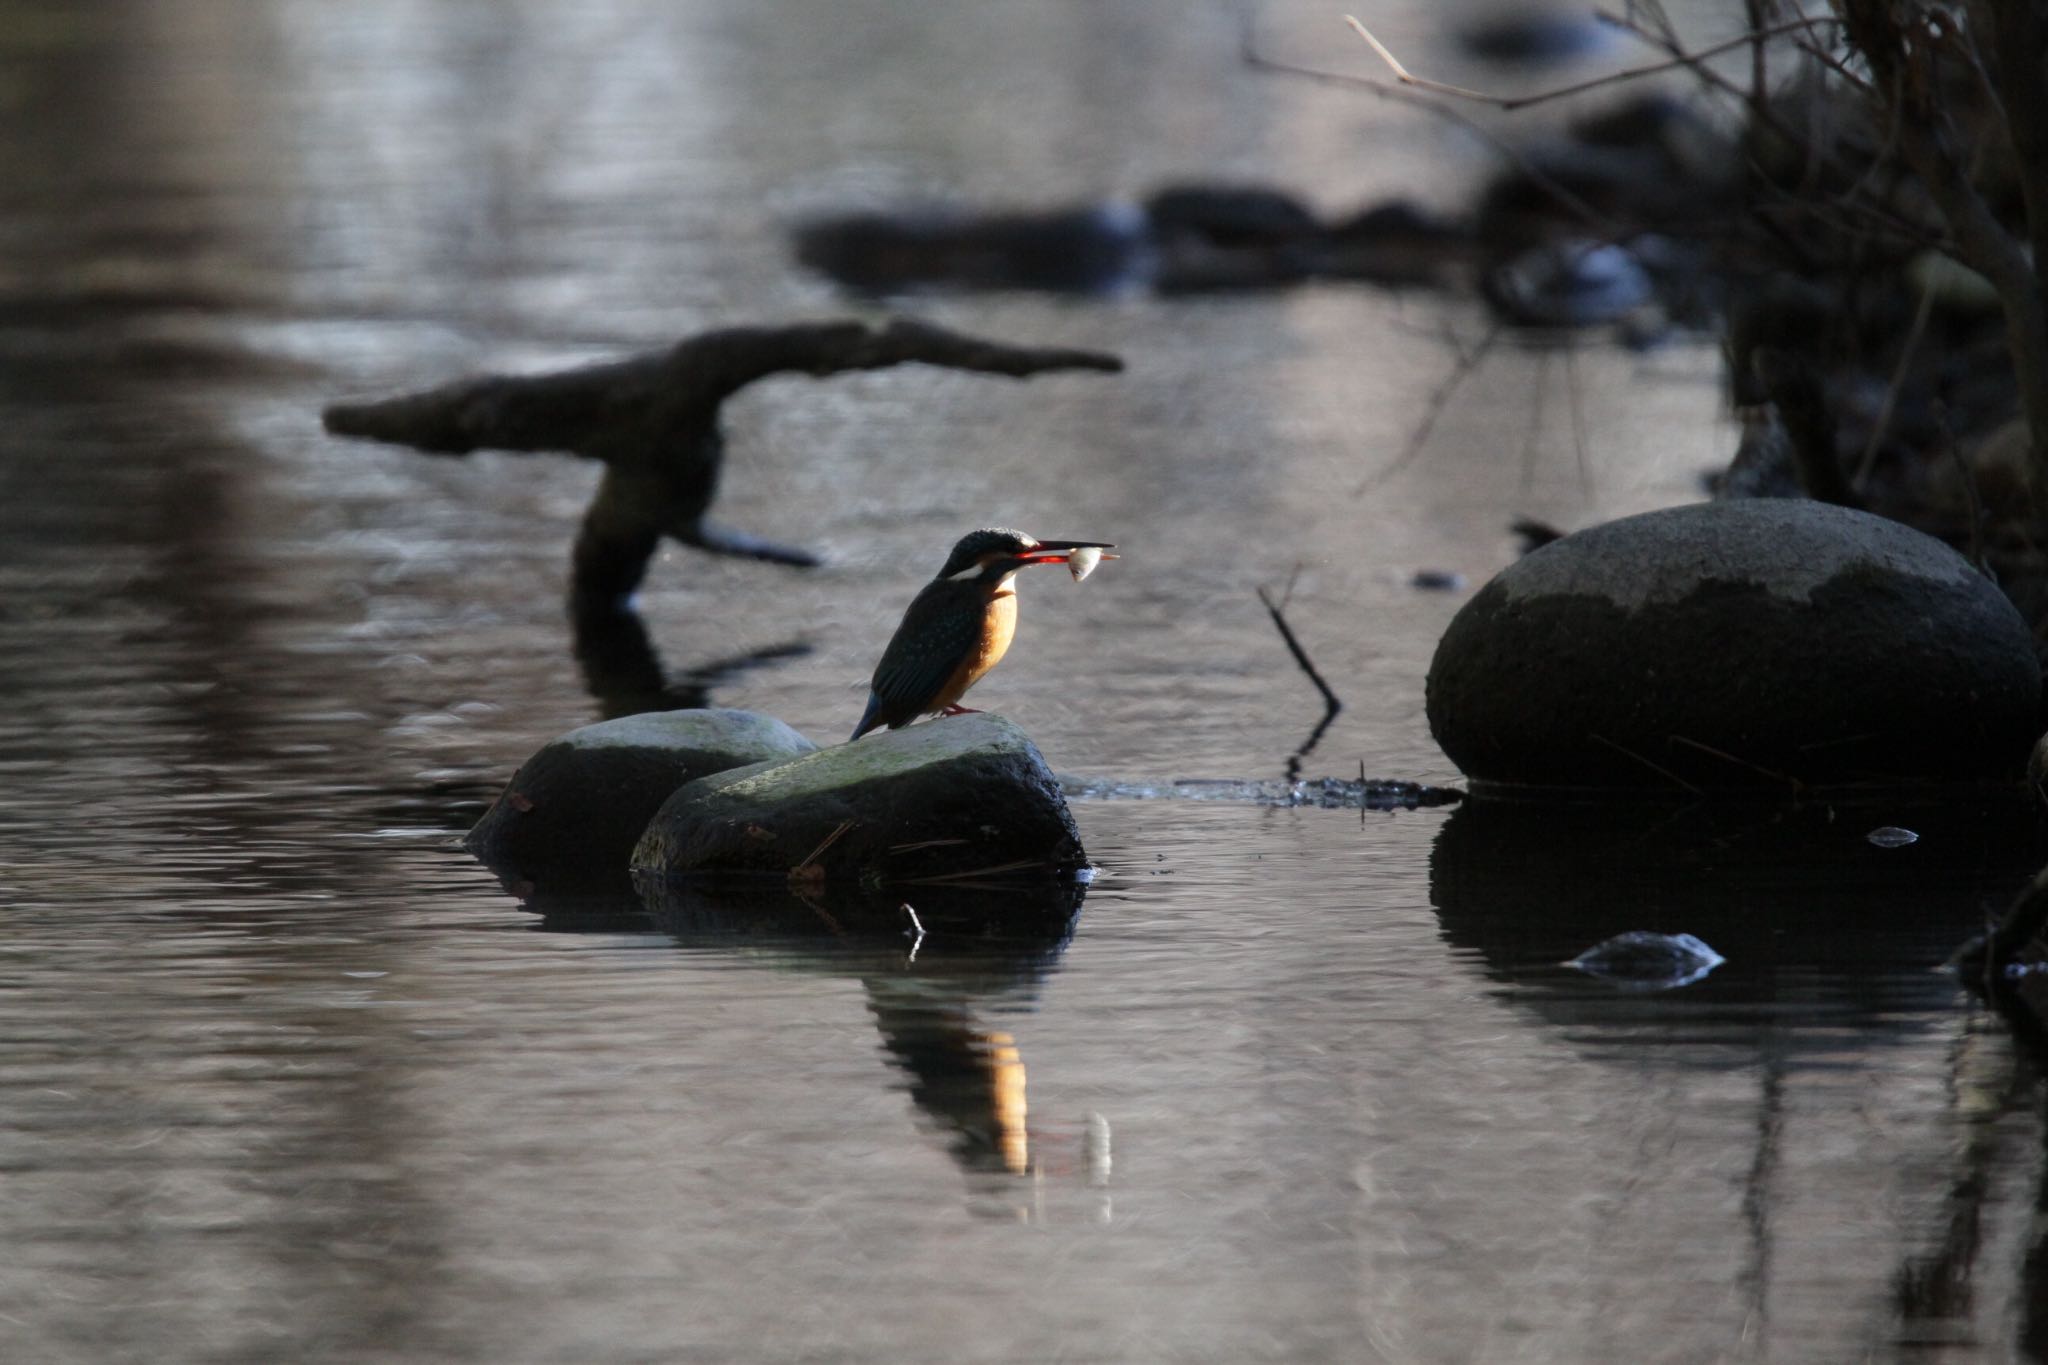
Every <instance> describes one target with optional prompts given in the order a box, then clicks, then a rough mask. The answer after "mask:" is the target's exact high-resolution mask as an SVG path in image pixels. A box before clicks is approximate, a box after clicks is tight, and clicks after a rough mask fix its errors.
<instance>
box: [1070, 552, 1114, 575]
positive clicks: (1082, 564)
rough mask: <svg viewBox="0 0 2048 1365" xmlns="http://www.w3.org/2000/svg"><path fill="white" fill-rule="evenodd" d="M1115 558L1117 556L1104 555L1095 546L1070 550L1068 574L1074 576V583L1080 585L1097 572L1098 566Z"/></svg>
mask: <svg viewBox="0 0 2048 1365" xmlns="http://www.w3.org/2000/svg"><path fill="white" fill-rule="evenodd" d="M1115 558H1116V556H1115V555H1110V554H1104V553H1103V552H1102V551H1100V550H1098V549H1096V548H1094V547H1093V546H1084V547H1082V548H1081V549H1078V550H1069V551H1068V552H1067V572H1068V573H1070V574H1072V575H1073V576H1074V581H1075V582H1076V583H1079V582H1080V581H1081V580H1082V579H1084V578H1086V577H1087V576H1088V575H1089V574H1092V573H1094V572H1095V566H1096V565H1097V564H1100V563H1101V562H1102V561H1103V560H1105V559H1115Z"/></svg>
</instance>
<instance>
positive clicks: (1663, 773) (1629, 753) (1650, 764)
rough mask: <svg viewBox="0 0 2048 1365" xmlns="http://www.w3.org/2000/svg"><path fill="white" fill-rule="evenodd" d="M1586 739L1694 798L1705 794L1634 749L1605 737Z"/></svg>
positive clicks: (1594, 735) (1592, 736) (1593, 736)
mask: <svg viewBox="0 0 2048 1365" xmlns="http://www.w3.org/2000/svg"><path fill="white" fill-rule="evenodd" d="M1586 738H1587V739H1590V740H1592V741H1593V742H1594V743H1595V744H1605V745H1606V746H1607V747H1608V748H1610V749H1612V750H1614V752H1616V753H1618V754H1620V755H1621V756H1622V757H1623V758H1628V759H1634V760H1635V761H1636V762H1637V763H1640V764H1642V765H1643V766H1644V767H1645V768H1648V769H1649V770H1650V771H1651V772H1653V773H1656V774H1657V775H1658V776H1659V777H1663V778H1667V779H1669V780H1670V781H1672V782H1675V783H1677V784H1678V785H1679V786H1681V787H1683V788H1685V789H1686V790H1687V791H1689V792H1691V793H1692V794H1693V795H1694V796H1704V795H1705V794H1706V793H1704V792H1702V791H1701V790H1700V789H1699V788H1698V787H1695V786H1694V785H1693V784H1692V783H1690V782H1688V781H1686V780H1685V779H1684V778H1682V777H1680V776H1679V775H1678V774H1677V773H1675V772H1672V771H1671V769H1669V768H1667V767H1665V766H1664V765H1663V764H1661V763H1658V762H1656V761H1655V760H1653V759H1648V758H1645V757H1643V756H1642V755H1641V754H1639V753H1637V752H1636V751H1635V750H1634V749H1630V748H1627V747H1625V746H1623V745H1620V744H1616V743H1615V742H1614V741H1613V740H1611V739H1609V738H1608V737H1607V736H1605V735H1596V734H1590V733H1589V734H1588V735H1587V736H1586Z"/></svg>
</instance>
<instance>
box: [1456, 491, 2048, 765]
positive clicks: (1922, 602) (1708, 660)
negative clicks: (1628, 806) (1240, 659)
mask: <svg viewBox="0 0 2048 1365" xmlns="http://www.w3.org/2000/svg"><path fill="white" fill-rule="evenodd" d="M2040 700H2041V671H2040V666H2039V664H2038V663H2037V662H2036V659H2035V655H2034V650H2033V644H2032V640H2031V638H2030V635H2029V632H2028V630H2027V627H2026V623H2025V622H2024V621H2023V620H2022V619H2021V618H2020V615H2019V613H2018V612H2017V611H2015V610H2014V608H2013V606H2012V604H2011V603H2010V602H2008V601H2007V600H2006V598H2005V597H2004V595H2003V594H2001V593H2000V592H1999V590H1998V589H1997V587H1996V586H1995V585H1993V584H1992V583H1991V582H1990V580H1988V579H1987V578H1985V577H1984V575H1982V574H1981V573H1979V572H1978V571H1977V570H1976V569H1975V568H1973V567H1972V566H1971V565H1970V563H1969V562H1968V561H1967V560H1965V559H1964V558H1963V557H1962V556H1961V555H1959V554H1957V553H1956V552H1955V551H1953V550H1951V549H1949V548H1948V547H1947V546H1946V545H1943V544H1942V543H1941V542H1940V541H1937V540H1935V539H1933V538H1932V537H1930V536H1926V535H1923V534H1921V533H1920V532H1918V531H1915V530H1912V529H1911V528H1909V527H1906V526H1902V525H1900V524H1898V523H1896V522H1891V521H1887V520H1885V519H1883V518H1881V517H1875V516H1871V515H1869V514H1867V513H1863V512H1857V511H1852V510H1849V509H1847V508H1841V507H1834V506H1830V505H1827V504H1823V503H1817V502H1807V501H1801V500H1792V499H1771V500H1757V501H1745V502H1728V503H1707V504H1700V505H1696V506H1690V507H1675V508H1669V509H1666V510H1664V511H1659V512H1650V513H1645V514H1643V515H1641V516H1635V517H1626V518H1623V519H1622V520H1619V521H1614V522H1609V523H1607V524H1605V525H1602V526H1596V527H1592V528H1590V529H1588V530H1585V531H1581V532H1578V533H1577V534H1575V535H1571V536H1567V537H1565V538H1564V539H1562V540H1559V541H1557V542H1555V543H1553V544H1550V545H1546V546H1544V547H1543V548H1541V549H1539V550H1536V551H1535V552H1533V553H1531V554H1529V555H1528V556H1526V557H1525V558H1523V559H1521V560H1519V561H1518V562H1516V563H1515V564H1513V565H1510V566H1509V567H1508V568H1507V569H1505V570H1503V571H1502V572H1501V573H1500V574H1499V575H1498V576H1497V577H1495V578H1494V580H1493V581H1492V582H1491V583H1489V584H1488V585H1487V586H1486V587H1485V588H1483V589H1482V590H1481V591H1480V592H1479V593H1477V594H1476V595H1475V596H1474V597H1473V598H1472V600H1471V601H1470V602H1468V603H1467V604H1466V605H1465V607H1464V608H1463V609H1462V610H1461V611H1459V613H1458V615H1457V616H1456V617H1455V618H1454V619H1453V620H1452V622H1451V625H1450V628H1449V629H1448V630H1447V631H1445V633H1444V637H1443V640H1442V641H1441V642H1440V643H1439V644H1438V646H1437V652H1436V657H1435V659H1434V661H1433V662H1432V663H1431V666H1430V673H1429V683H1428V713H1429V722H1430V728H1431V730H1432V732H1433V733H1434V734H1435V735H1436V739H1437V742H1438V743H1439V744H1441V745H1442V746H1443V749H1444V752H1445V753H1446V754H1448V755H1449V756H1450V758H1451V760H1452V761H1453V762H1455V763H1456V764H1457V765H1458V767H1459V768H1460V769H1462V770H1463V771H1464V772H1465V773H1466V774H1467V775H1468V776H1469V777H1471V778H1472V780H1473V786H1474V789H1475V793H1479V792H1484V791H1486V790H1488V789H1493V790H1496V791H1498V790H1501V789H1513V788H1518V787H1535V788H1543V787H1550V788H1556V787H1567V788H1569V787H1582V788H1584V787H1590V788H1635V789H1644V790H1662V791H1664V792H1667V793H1686V794H1694V793H1697V792H1699V791H1702V790H1709V789H1746V790H1751V791H1775V792H1780V793H1790V792H1794V791H1797V790H1800V789H1801V788H1805V787H1813V786H1844V785H1858V786H1886V785H1889V786H1901V787H1913V786H1922V785H1926V784H1928V783H1937V782H1955V781H1992V782H2012V783H2015V784H2016V783H2018V782H2019V780H2020V776H2021V773H2022V770H2023V768H2024V766H2025V763H2026V759H2027V752H2028V747H2029V745H2030V744H2031V743H2032V741H2033V738H2034V733H2035V724H2036V717H2037V715H2038V711H2039V707H2040Z"/></svg>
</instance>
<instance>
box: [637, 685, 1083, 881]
mask: <svg viewBox="0 0 2048 1365" xmlns="http://www.w3.org/2000/svg"><path fill="white" fill-rule="evenodd" d="M1086 865H1087V855H1086V854H1085V853H1084V852H1083V851H1082V848H1081V837H1080V833H1079V831H1078V830H1076V829H1075V827H1074V818H1073V816H1072V814H1071V813H1070V812H1069V811H1068V810H1067V803H1066V801H1065V799H1064V798H1063V797H1062V796H1061V795H1060V786H1059V781H1058V779H1057V778H1055V777H1054V776H1053V775H1052V772H1051V770H1049V769H1048V768H1047V767H1046V766H1045V760H1044V759H1043V758H1042V757H1040V756H1039V752H1038V749H1037V748H1036V746H1034V745H1033V744H1032V743H1031V741H1030V739H1029V738H1028V737H1026V735H1025V734H1024V732H1023V731H1022V730H1020V729H1018V728H1017V727H1016V726H1015V725H1013V724H1011V723H1010V722H1009V721H1007V720H1005V719H1003V718H1002V717H1000V716H994V715H989V714H986V713H983V712H974V713H971V714H968V715H963V716H951V717H946V718H944V719H941V720H935V721H929V722H926V723H925V724H922V725H912V726H909V727H907V728H905V729H902V730H890V731H886V732H882V733H878V734H873V735H870V736H868V737H866V738H865V739H862V740H859V741H857V742H855V743H852V744H842V745H839V746H838V747H836V748H831V749H821V750H819V751H818V752H817V753H814V754H808V755H805V756H804V757H802V758H796V759H790V760H786V761H777V762H771V763H759V764H755V765H753V766H751V767H747V768H738V769H734V770H733V771H731V772H726V773H720V774H718V775H716V776H714V777H707V778H703V779H701V780H699V781H695V782H692V783H690V784H689V785H688V786H686V787H683V788H681V789H680V790H678V791H677V792H676V793H675V794H674V795H673V796H671V797H670V798H669V799H668V801H667V802H666V803H665V804H664V805H663V806H662V808H661V810H660V811H659V812H658V813H657V814H656V815H655V817H654V819H653V821H652V822H651V823H650V824H649V825H648V826H647V832H646V834H645V835H643V836H642V838H641V840H640V843H639V846H638V847H637V848H635V849H634V851H633V868H634V870H635V871H636V872H645V873H670V874H680V875H690V876H724V875H732V874H753V875H769V876H773V877H777V878H781V879H783V880H786V881H788V882H789V883H790V884H791V885H794V886H807V885H834V884H845V883H852V884H857V885H865V886H877V885H890V886H897V885H901V886H909V885H915V884H918V883H920V882H924V883H930V882H965V881H974V880H983V881H1001V880H1033V879H1046V878H1053V879H1059V878H1069V877H1072V876H1074V875H1076V874H1077V873H1078V872H1079V871H1080V870H1081V869H1082V868H1084V867H1085V866H1086Z"/></svg>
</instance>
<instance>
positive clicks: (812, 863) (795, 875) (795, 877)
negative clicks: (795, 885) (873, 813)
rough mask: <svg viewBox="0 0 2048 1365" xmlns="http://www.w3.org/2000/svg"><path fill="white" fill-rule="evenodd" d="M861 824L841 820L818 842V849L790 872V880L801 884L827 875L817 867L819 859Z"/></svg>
mask: <svg viewBox="0 0 2048 1365" xmlns="http://www.w3.org/2000/svg"><path fill="white" fill-rule="evenodd" d="M859 823H860V821H858V820H841V821H840V822H839V824H838V825H837V826H836V827H835V828H834V829H833V831H832V832H831V833H830V834H828V835H826V836H825V837H824V838H823V839H820V840H819V841H818V846H817V847H816V848H814V849H812V850H811V851H810V852H809V853H807V854H805V855H804V860H803V861H802V862H800V863H798V864H797V865H796V866H795V867H792V868H791V869H790V870H789V880H791V881H793V882H801V881H817V880H818V879H820V878H822V877H823V876H824V875H825V869H824V868H822V867H819V866H818V865H817V863H818V859H819V858H820V857H821V856H822V855H823V854H824V852H825V850H826V849H828V848H830V847H832V845H834V844H836V843H838V842H839V840H840V839H841V838H842V837H844V836H845V834H846V831H848V830H850V829H852V828H853V827H854V826H855V825H857V824H859Z"/></svg>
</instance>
